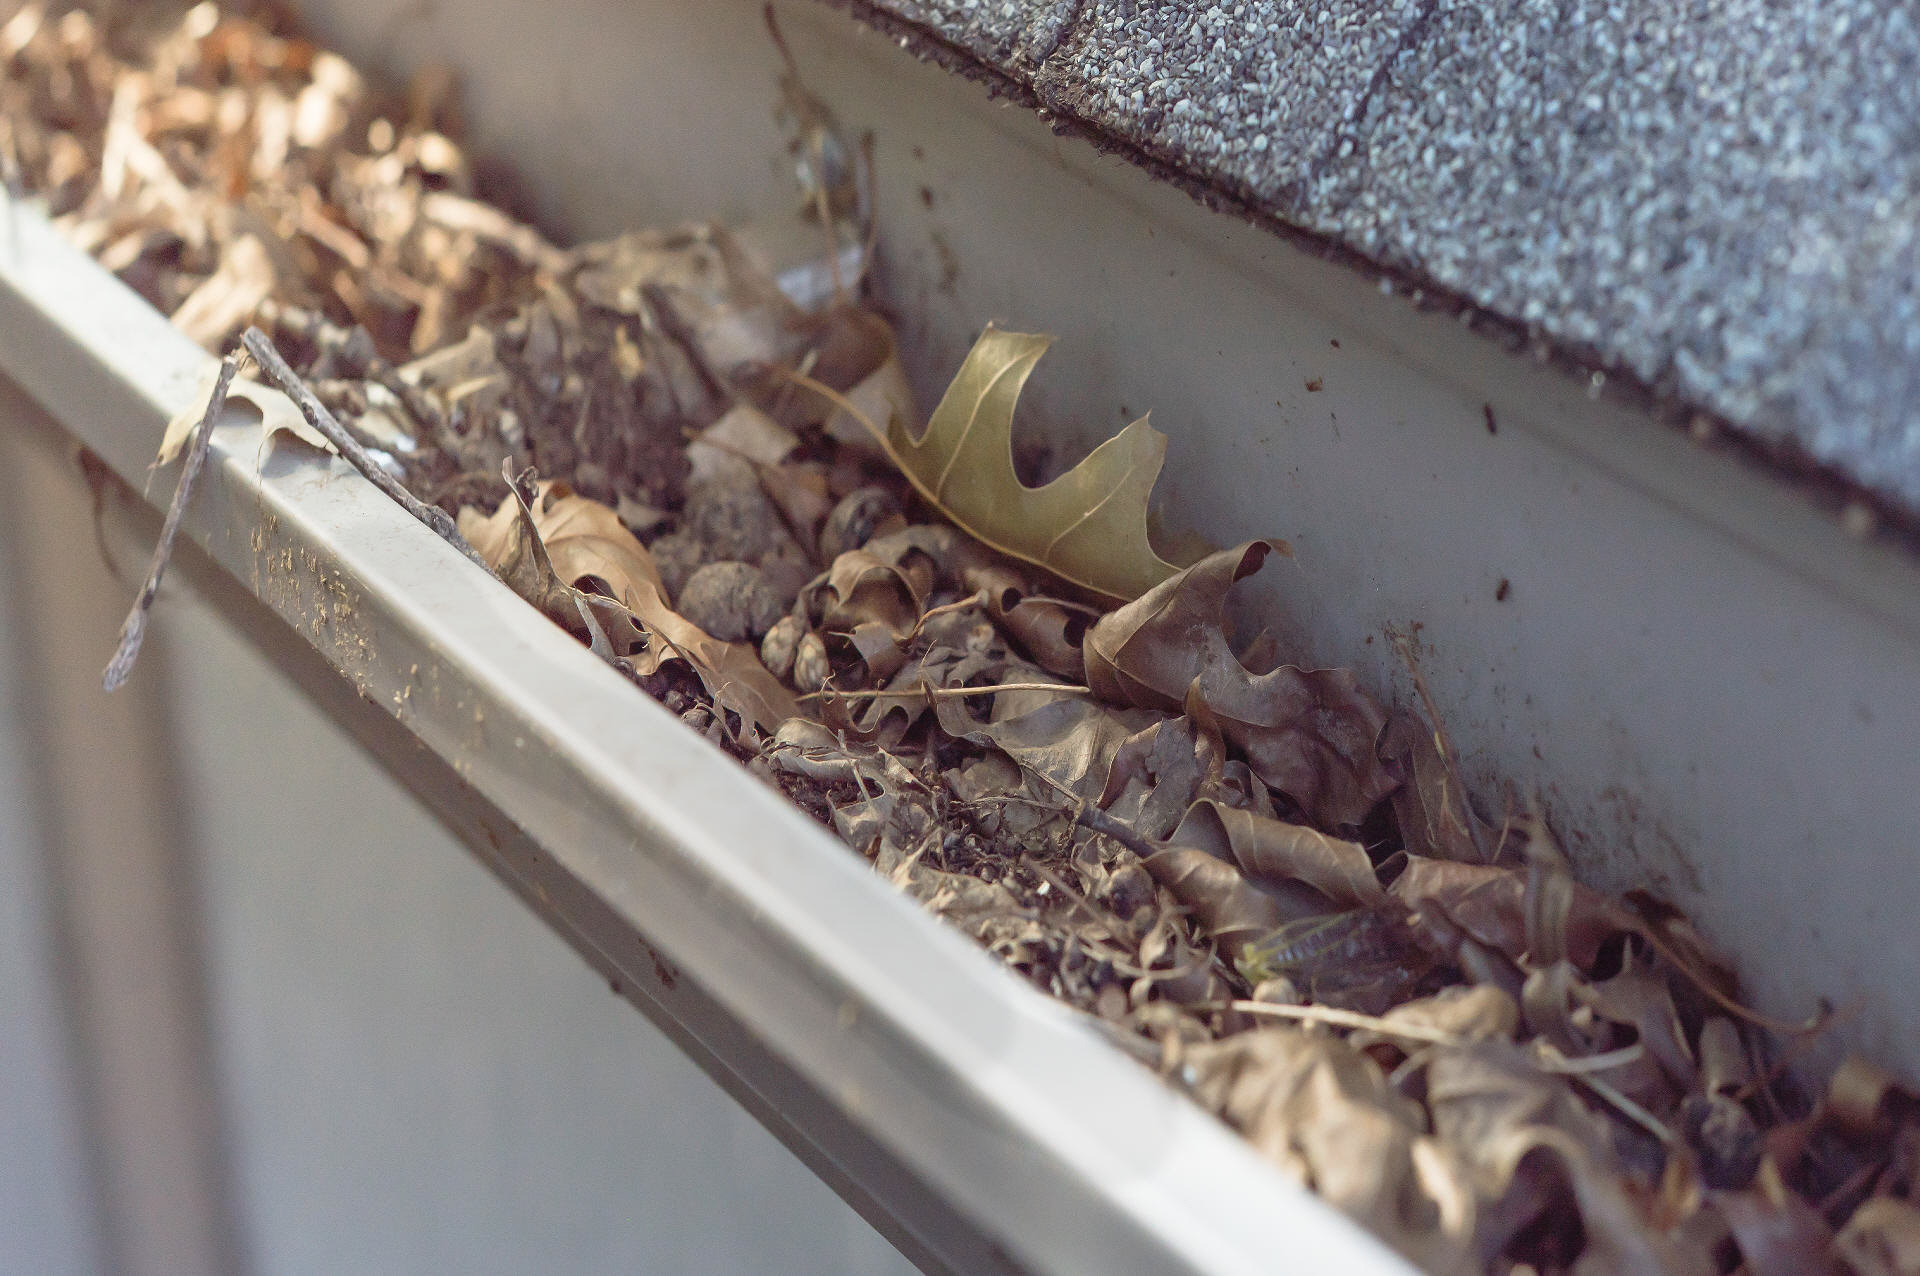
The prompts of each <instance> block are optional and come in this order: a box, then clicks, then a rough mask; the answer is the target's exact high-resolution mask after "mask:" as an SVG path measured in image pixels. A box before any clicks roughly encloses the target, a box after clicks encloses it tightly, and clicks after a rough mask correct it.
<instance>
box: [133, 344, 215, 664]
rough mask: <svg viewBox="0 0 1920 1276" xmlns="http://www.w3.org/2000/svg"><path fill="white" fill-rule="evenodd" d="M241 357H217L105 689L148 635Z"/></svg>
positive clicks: (135, 653)
mask: <svg viewBox="0 0 1920 1276" xmlns="http://www.w3.org/2000/svg"><path fill="white" fill-rule="evenodd" d="M240 359H241V356H239V355H233V354H230V355H228V356H227V357H226V358H225V359H222V360H221V361H220V375H219V376H218V377H217V378H215V380H214V383H213V393H212V394H210V395H208V396H207V410H206V412H205V413H204V414H203V415H202V416H201V418H200V424H199V425H196V426H195V427H193V437H192V440H191V441H190V442H189V443H188V444H187V459H186V464H185V465H183V466H182V467H181V469H180V486H178V487H176V488H174V489H173V503H172V504H170V505H168V506H167V518H166V521H165V522H163V523H162V524H161V525H160V542H159V544H157V545H155V546H154V547H153V562H152V564H151V565H150V566H149V567H148V568H147V580H146V583H145V584H143V585H141V586H140V593H139V595H138V596H137V597H136V598H135V599H134V600H133V610H132V611H129V612H128V613H127V621H126V623H125V624H123V625H121V626H120V645H119V646H118V647H116V648H114V652H113V659H111V660H109V661H107V671H106V673H105V674H104V675H102V676H101V679H100V685H101V686H102V687H104V688H105V689H106V690H108V691H116V690H118V689H119V688H120V687H121V685H122V684H124V683H125V682H126V680H127V677H128V675H130V674H132V673H133V662H134V661H135V660H137V659H139V656H140V644H141V643H142V642H143V641H145V639H146V636H147V613H148V612H149V611H151V610H152V609H153V600H154V598H155V596H156V595H158V594H159V592H160V578H161V577H162V576H164V575H166V574H167V560H168V559H169V558H171V557H172V556H173V538H174V537H175V536H177V535H179V532H180V519H181V517H182V516H183V515H185V513H186V512H187V498H188V497H190V496H192V495H193V483H194V480H195V479H197V478H199V477H200V470H201V467H203V466H204V465H205V464H206V463H207V443H208V440H210V439H211V438H212V437H213V423H214V422H215V421H216V420H218V419H219V417H220V413H221V412H222V411H223V410H224V409H225V408H226V406H227V391H228V390H229V389H231V388H232V387H233V378H234V376H235V374H237V373H238V372H239V371H240Z"/></svg>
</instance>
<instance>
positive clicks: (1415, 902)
mask: <svg viewBox="0 0 1920 1276" xmlns="http://www.w3.org/2000/svg"><path fill="white" fill-rule="evenodd" d="M1389 893H1391V894H1392V895H1393V897H1394V898H1396V899H1398V900H1400V901H1402V902H1403V903H1405V904H1406V905H1407V906H1408V907H1409V908H1412V909H1413V910H1414V911H1415V912H1416V913H1425V912H1428V911H1431V912H1433V913H1437V914H1439V915H1440V916H1441V917H1442V918H1444V919H1446V920H1448V921H1451V922H1452V923H1453V924H1454V925H1456V926H1458V927H1459V928H1460V929H1462V930H1464V931H1465V932H1466V933H1467V934H1469V935H1471V936H1472V937H1473V938H1474V939H1476V940H1478V941H1480V942H1481V943H1483V944H1485V945H1487V946H1488V947H1489V948H1493V949H1496V950H1498V951H1499V952H1502V953H1505V954H1506V955H1507V956H1508V957H1510V958H1513V959H1515V960H1518V959H1519V958H1520V957H1522V956H1523V955H1525V954H1526V953H1527V951H1528V947H1527V879H1526V874H1524V873H1522V872H1520V871H1518V870H1515V869H1510V868H1495V867H1493V866H1491V865H1486V864H1462V863H1459V862H1457V861H1454V860H1434V859H1426V858H1424V857H1421V856H1409V857H1408V860H1407V867H1406V871H1405V872H1403V873H1401V874H1400V876H1399V877H1398V878H1396V879H1394V883H1393V886H1392V887H1391V888H1390V892H1389ZM1569 900H1570V904H1569V912H1568V915H1567V920H1566V924H1565V935H1566V951H1567V955H1568V957H1569V958H1570V959H1571V960H1572V961H1573V963H1574V964H1575V965H1576V966H1578V967H1579V968H1581V969H1583V970H1584V969H1587V968H1588V967H1590V966H1591V965H1592V964H1593V959H1594V956H1595V955H1596V954H1597V953H1598V952H1599V950H1600V945H1601V944H1603V943H1605V942H1606V941H1607V940H1608V939H1609V938H1611V937H1612V936H1614V935H1616V934H1619V933H1620V932H1621V931H1622V930H1623V929H1627V927H1625V926H1623V925H1622V924H1621V918H1620V915H1619V909H1618V908H1617V907H1616V906H1614V905H1613V904H1612V903H1611V901H1609V900H1608V899H1607V898H1606V897H1605V896H1603V895H1601V894H1599V893H1598V892H1597V891H1593V890H1590V889H1589V888H1587V887H1585V886H1580V885H1578V884H1575V885H1574V887H1573V889H1572V890H1571V891H1570V892H1569Z"/></svg>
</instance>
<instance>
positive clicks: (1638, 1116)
mask: <svg viewBox="0 0 1920 1276" xmlns="http://www.w3.org/2000/svg"><path fill="white" fill-rule="evenodd" d="M1535 1048H1536V1049H1537V1050H1538V1051H1539V1052H1540V1055H1541V1057H1542V1058H1543V1059H1544V1060H1545V1061H1546V1062H1547V1063H1549V1064H1556V1065H1566V1064H1569V1063H1572V1062H1573V1061H1572V1060H1571V1059H1568V1058H1567V1056H1565V1055H1563V1054H1561V1053H1560V1051H1559V1050H1558V1049H1557V1048H1556V1047H1555V1046H1554V1045H1553V1044H1552V1043H1551V1042H1548V1041H1536V1042H1535ZM1564 1075H1566V1076H1567V1077H1569V1078H1571V1079H1572V1080H1574V1081H1577V1082H1579V1083H1580V1084H1581V1085H1583V1086H1585V1087H1586V1088H1587V1089H1589V1090H1591V1091H1593V1092H1594V1094H1596V1095H1598V1096H1599V1097H1600V1098H1602V1099H1604V1100H1605V1101H1606V1102H1608V1103H1610V1104H1612V1105H1613V1106H1614V1108H1615V1109H1616V1110H1618V1111H1619V1113H1620V1114H1621V1115H1622V1116H1624V1117H1626V1118H1627V1119H1628V1120H1630V1121H1632V1122H1633V1123H1634V1124H1635V1125H1637V1126H1639V1127H1640V1128H1641V1129H1643V1130H1645V1131H1646V1132H1647V1133H1648V1134H1651V1135H1652V1136H1653V1137H1654V1138H1656V1139H1658V1140H1660V1141H1661V1142H1662V1143H1664V1144H1666V1145H1667V1146H1668V1147H1673V1146H1674V1145H1675V1144H1677V1143H1679V1142H1680V1139H1679V1137H1678V1136H1677V1135H1675V1134H1674V1132H1673V1131H1672V1130H1670V1129H1668V1128H1667V1126H1666V1123H1665V1122H1663V1121H1662V1120H1661V1119H1660V1118H1659V1117H1657V1116H1655V1115H1654V1114H1653V1113H1651V1112H1649V1111H1647V1110H1646V1109H1645V1108H1643V1107H1641V1106H1640V1105H1639V1104H1638V1103H1635V1102H1634V1101H1633V1100H1632V1099H1629V1098H1628V1097H1627V1096H1626V1095H1624V1094H1622V1093H1621V1092H1620V1091H1619V1090H1617V1089H1615V1088H1614V1087H1613V1086H1612V1085H1611V1084H1609V1083H1608V1082H1605V1081H1602V1080H1601V1079H1600V1078H1599V1077H1597V1076H1594V1075H1593V1074H1592V1073H1590V1072H1580V1071H1566V1072H1565V1073H1564Z"/></svg>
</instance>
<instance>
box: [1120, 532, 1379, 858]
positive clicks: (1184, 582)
mask: <svg viewBox="0 0 1920 1276" xmlns="http://www.w3.org/2000/svg"><path fill="white" fill-rule="evenodd" d="M1275 550H1278V551H1279V552H1281V553H1286V552H1287V550H1286V547H1285V546H1283V545H1281V544H1279V543H1278V542H1274V541H1252V542H1250V543H1248V544H1246V545H1242V546H1240V547H1239V548H1238V549H1232V550H1224V551H1222V552H1220V553H1218V554H1211V555H1209V556H1208V557H1206V558H1204V559H1202V560H1200V561H1199V562H1198V563H1195V564H1194V565H1193V566H1192V567H1189V568H1187V569H1186V570H1185V571H1182V572H1180V573H1179V574H1177V575H1175V576H1173V577H1172V578H1170V579H1168V580H1166V581H1164V582H1162V583H1161V584H1159V585H1157V586H1155V587H1154V588H1153V589H1152V590H1151V591H1150V592H1148V593H1147V594H1145V595H1144V596H1142V597H1141V598H1140V599H1138V600H1137V601H1135V602H1132V603H1129V604H1128V605H1126V606H1124V607H1121V608H1120V609H1118V610H1117V611H1113V612H1111V613H1109V614H1108V615H1107V616H1105V617H1103V618H1102V619H1101V620H1100V622H1099V623H1098V624H1096V625H1095V626H1094V627H1093V629H1092V630H1091V631H1090V632H1089V633H1088V634H1087V637H1086V641H1085V643H1084V644H1083V646H1084V650H1085V654H1086V662H1087V682H1088V685H1089V686H1091V687H1092V688H1093V689H1094V691H1095V693H1096V694H1098V695H1100V696H1101V697H1102V698H1103V699H1107V700H1111V701H1113V702H1115V703H1117V704H1133V705H1142V706H1145V707H1147V708H1154V709H1161V710H1164V711H1166V712H1169V713H1174V712H1179V711H1180V710H1181V708H1182V707H1183V706H1184V705H1185V704H1186V702H1187V698H1188V694H1189V691H1190V690H1191V691H1192V692H1193V693H1194V694H1195V695H1196V696H1197V698H1198V699H1199V700H1200V701H1201V702H1202V703H1203V704H1204V705H1205V706H1206V708H1207V709H1208V710H1209V711H1211V713H1212V714H1213V716H1214V718H1215V719H1216V720H1217V721H1218V722H1219V725H1220V729H1221V730H1222V732H1223V733H1224V734H1225V736H1226V738H1227V739H1228V740H1229V741H1230V742H1232V743H1233V744H1235V745H1237V746H1238V747H1239V748H1240V749H1241V750H1242V751H1243V752H1245V754H1246V755H1247V760H1248V762H1249V763H1250V764H1251V765H1252V767H1253V770H1254V773H1255V774H1256V775H1258V776H1259V777H1260V778H1261V779H1262V780H1265V781H1266V782H1267V783H1268V784H1270V785H1272V786H1273V787H1274V788H1276V789H1278V790H1279V791H1280V792H1282V793H1285V794H1286V795H1287V796H1288V797H1290V798H1292V799H1293V800H1294V801H1295V802H1297V803H1299V804H1300V806H1301V808H1302V809H1303V810H1304V811H1305V812H1306V814H1307V818H1308V820H1309V821H1310V822H1312V823H1314V824H1316V825H1320V826H1322V827H1328V828H1333V827H1345V826H1354V825H1358V824H1359V823H1360V822H1361V821H1362V820H1364V819H1365V818H1366V815H1367V812H1368V811H1370V810H1371V809H1372V808H1373V806H1374V804H1375V803H1376V802H1378V801H1379V800H1380V799H1381V798H1383V797H1385V796H1386V795H1387V794H1388V793H1390V792H1392V791H1393V788H1394V785H1395V783H1396V781H1395V780H1394V778H1393V777H1392V775H1390V774H1389V773H1388V771H1387V769H1386V768H1385V767H1384V766H1383V765H1382V764H1381V762H1380V759H1379V757H1378V755H1377V754H1376V752H1375V744H1376V742H1377V741H1378V739H1379V737H1380V733H1381V730H1382V729H1383V728H1384V727H1385V725H1386V716H1385V715H1384V714H1383V713H1382V712H1381V710H1380V707H1379V706H1378V705H1376V704H1375V703H1374V702H1373V701H1372V699H1371V698H1369V697H1368V696H1367V695H1366V694H1365V693H1364V692H1362V691H1361V690H1360V689H1359V687H1358V685H1357V684H1356V683H1355V680H1354V677H1353V674H1352V673H1351V672H1349V671H1348V670H1345V669H1311V670H1303V669H1298V668H1295V667H1293V666H1291V665H1288V666H1283V667H1281V668H1278V669H1275V670H1273V671H1272V672H1270V673H1265V674H1254V673H1251V672H1249V671H1248V670H1247V668H1246V666H1245V665H1243V664H1241V663H1240V660H1239V659H1238V657H1236V656H1235V655H1234V652H1233V649H1232V647H1231V646H1229V645H1228V642H1227V636H1226V632H1225V629H1224V624H1225V617H1224V612H1225V607H1226V599H1227V591H1228V589H1229V588H1231V587H1232V585H1233V584H1234V582H1235V581H1238V580H1241V579H1243V578H1245V577H1247V576H1250V575H1252V574H1253V573H1254V572H1255V571H1257V570H1258V569H1259V567H1260V565H1261V563H1262V562H1264V561H1265V560H1266V557H1267V554H1268V553H1269V552H1271V551H1275Z"/></svg>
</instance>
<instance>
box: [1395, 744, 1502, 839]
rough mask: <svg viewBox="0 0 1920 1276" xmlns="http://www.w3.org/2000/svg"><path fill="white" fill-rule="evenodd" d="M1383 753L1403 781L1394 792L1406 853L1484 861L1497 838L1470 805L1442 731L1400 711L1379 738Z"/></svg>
mask: <svg viewBox="0 0 1920 1276" xmlns="http://www.w3.org/2000/svg"><path fill="white" fill-rule="evenodd" d="M1380 756H1381V757H1382V758H1383V759H1384V760H1385V761H1387V762H1388V763H1389V764H1391V765H1392V766H1393V768H1394V770H1395V771H1396V772H1397V773H1398V774H1399V776H1400V779H1401V784H1400V787H1399V788H1397V789H1395V790H1394V792H1393V814H1394V822H1395V823H1396V824H1397V825H1398V826H1399V829H1400V837H1401V840H1402V842H1403V843H1404V844H1405V846H1406V849H1407V854H1409V855H1424V856H1427V857H1429V858H1432V859H1447V860H1462V861H1465V862H1467V863H1470V864H1478V863H1484V862H1485V861H1486V859H1487V856H1486V855H1485V854H1484V853H1483V852H1482V850H1481V846H1482V845H1486V846H1489V847H1490V846H1491V845H1492V842H1493V838H1492V836H1491V835H1490V833H1489V831H1488V830H1487V829H1486V828H1485V826H1484V825H1483V824H1482V823H1481V821H1480V819H1479V817H1478V816H1476V815H1475V814H1474V813H1473V810H1472V808H1471V806H1469V805H1468V802H1467V796H1466V789H1465V787H1464V786H1463V785H1462V784H1461V783H1460V777H1459V774H1458V772H1456V771H1455V769H1454V768H1453V767H1451V766H1449V765H1448V764H1447V759H1446V758H1445V756H1444V755H1443V754H1442V753H1441V752H1440V746H1439V739H1438V734H1437V733H1436V732H1435V731H1434V730H1433V729H1432V728H1431V727H1429V726H1428V725H1427V724H1426V723H1424V722H1422V721H1420V719H1419V718H1417V717H1415V716H1414V715H1412V714H1410V713H1405V712H1395V713H1394V714H1393V715H1392V717H1391V718H1390V719H1389V720H1388V723H1387V729H1386V732H1385V734H1384V735H1382V737H1381V739H1380Z"/></svg>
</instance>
